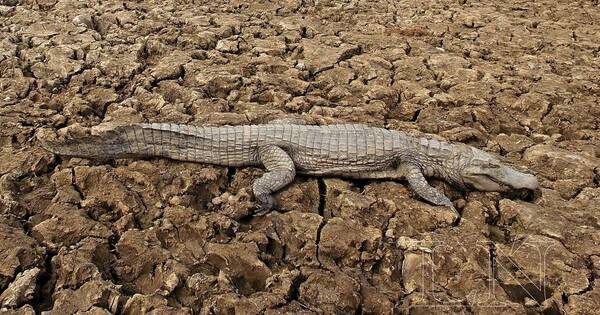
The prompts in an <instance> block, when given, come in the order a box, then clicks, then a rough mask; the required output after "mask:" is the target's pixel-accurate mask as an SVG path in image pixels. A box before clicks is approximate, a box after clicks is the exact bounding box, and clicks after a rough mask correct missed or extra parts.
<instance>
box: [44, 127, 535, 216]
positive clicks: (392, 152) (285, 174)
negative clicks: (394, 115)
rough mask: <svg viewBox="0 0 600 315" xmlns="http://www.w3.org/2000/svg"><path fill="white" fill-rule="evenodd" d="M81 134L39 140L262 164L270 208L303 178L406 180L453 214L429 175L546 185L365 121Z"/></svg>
mask: <svg viewBox="0 0 600 315" xmlns="http://www.w3.org/2000/svg"><path fill="white" fill-rule="evenodd" d="M75 129H76V128H75ZM76 131H77V130H76ZM79 132H80V133H81V134H80V135H77V134H75V135H73V134H69V133H67V137H66V138H65V137H62V138H61V137H58V136H57V135H56V134H55V133H53V132H52V131H50V130H43V131H41V132H40V134H38V137H39V138H40V140H41V141H42V144H43V146H44V147H45V148H46V149H48V150H49V151H51V152H53V153H55V154H59V155H63V156H78V157H85V158H91V159H112V158H128V157H144V156H161V157H166V158H170V159H174V160H181V161H191V162H199V163H209V164H217V165H224V166H234V167H240V166H250V165H262V166H264V168H266V170H267V172H266V173H265V174H264V175H263V176H262V177H260V178H259V179H257V180H256V181H255V182H254V183H253V192H254V195H255V197H256V198H257V199H258V201H259V202H260V203H261V204H262V206H263V207H264V208H267V209H268V208H272V207H273V206H274V199H273V197H272V196H271V195H272V193H274V192H276V191H277V190H279V189H281V188H283V187H285V186H286V185H288V184H289V183H290V182H291V181H292V180H293V179H294V177H295V175H296V173H299V174H307V175H314V176H326V175H327V176H340V177H352V178H392V179H397V178H406V179H407V180H408V182H409V184H410V186H411V188H412V189H413V190H414V191H415V192H416V193H417V194H418V195H419V196H421V197H422V198H423V199H425V200H427V201H429V202H431V203H433V204H435V205H443V206H447V207H450V208H451V209H453V210H454V206H453V205H452V202H451V201H450V200H449V199H448V198H447V197H446V196H445V195H444V194H442V193H441V192H439V191H438V190H436V189H435V188H433V187H432V186H430V185H429V184H428V183H427V181H426V180H425V176H427V177H437V178H440V179H443V180H445V181H448V182H450V183H452V184H454V185H456V186H459V187H466V186H472V187H474V188H476V189H479V190H485V191H504V190H508V189H518V188H527V189H532V190H535V189H537V187H538V183H537V180H536V178H535V177H534V176H532V175H528V174H524V173H520V172H518V171H516V170H514V169H512V168H510V167H508V166H507V165H504V164H503V163H501V162H500V161H499V160H497V159H496V158H494V157H493V156H492V155H490V154H487V153H485V152H483V151H481V150H478V149H475V148H473V147H470V146H467V145H464V144H451V143H448V142H441V141H437V140H433V139H426V138H415V137H411V136H408V135H407V134H405V133H403V132H400V131H391V130H386V129H381V128H374V127H367V126H364V125H357V124H347V125H326V126H308V125H301V124H295V123H277V122H274V123H270V124H266V125H246V126H223V127H193V126H188V125H177V124H162V123H153V124H129V125H120V126H104V127H103V128H102V129H100V128H96V129H94V128H92V129H91V130H90V129H83V130H81V129H80V130H79Z"/></svg>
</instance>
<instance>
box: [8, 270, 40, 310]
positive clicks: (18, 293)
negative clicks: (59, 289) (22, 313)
mask: <svg viewBox="0 0 600 315" xmlns="http://www.w3.org/2000/svg"><path fill="white" fill-rule="evenodd" d="M40 271H41V270H40V268H37V267H35V268H33V269H29V270H26V271H24V272H22V273H19V274H18V275H17V278H16V279H15V281H14V282H13V283H11V284H10V285H9V286H8V288H7V289H6V290H5V291H4V292H3V293H2V295H0V305H2V306H4V307H19V306H21V305H23V304H24V303H27V302H29V301H31V299H32V298H33V294H34V293H35V288H36V281H37V277H38V275H39V274H40Z"/></svg>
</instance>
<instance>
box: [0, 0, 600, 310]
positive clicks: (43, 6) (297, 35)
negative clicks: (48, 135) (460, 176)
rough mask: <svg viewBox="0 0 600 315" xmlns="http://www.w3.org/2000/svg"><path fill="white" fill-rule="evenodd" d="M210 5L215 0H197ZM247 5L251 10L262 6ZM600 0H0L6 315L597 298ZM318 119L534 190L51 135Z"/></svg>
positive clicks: (470, 306)
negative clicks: (102, 152)
mask: <svg viewBox="0 0 600 315" xmlns="http://www.w3.org/2000/svg"><path fill="white" fill-rule="evenodd" d="M194 2H195V3H194ZM249 3H250V4H249ZM598 21H600V8H599V7H598V2H597V1H564V2H560V3H557V2H556V1H547V0H544V1H535V2H525V1H516V0H509V1H501V2H497V1H471V0H458V1H456V0H454V1H312V0H309V1H300V0H277V1H251V2H247V1H125V2H122V1H113V0H110V1H72V0H64V1H56V0H37V1H30V0H0V95H1V98H0V124H1V128H0V144H1V151H0V292H1V293H0V294H1V295H0V308H1V309H2V310H1V311H0V314H15V313H18V314H34V313H38V312H42V313H44V312H45V314H71V313H78V314H109V313H111V312H112V313H122V314H141V313H144V312H153V314H182V313H184V314H185V313H188V314H233V313H239V314H259V313H261V314H284V313H287V314H291V313H302V314H321V313H327V314H330V313H340V314H341V313H356V314H361V313H362V314H393V313H395V314H401V313H411V314H430V313H432V312H433V313H447V312H456V313H467V314H471V313H474V314H515V313H517V314H524V313H527V314H537V313H544V314H559V313H566V314H592V313H594V312H597V310H598V309H599V308H600V287H599V285H598V281H600V280H599V278H598V273H599V272H600V206H599V204H600V187H599V184H600V146H599V144H600V140H599V137H600V133H599V127H600V118H599V117H600V85H599V82H600V23H599V22H598ZM298 114H304V115H306V116H307V117H309V118H310V119H312V120H314V121H315V122H317V123H331V122H360V123H365V124H369V125H373V126H380V127H386V128H390V129H402V130H406V131H408V132H410V133H412V134H415V135H418V134H424V133H427V134H434V135H438V136H441V137H445V138H447V139H450V140H453V141H460V142H464V143H468V144H471V145H474V146H477V147H479V148H483V149H485V150H486V151H490V152H494V153H496V154H498V155H501V156H503V158H504V159H505V160H507V161H510V162H512V163H514V164H515V165H518V166H519V167H522V168H523V169H525V170H528V171H529V172H531V173H534V174H536V175H537V176H538V178H539V179H540V182H541V187H542V188H541V192H539V193H537V194H519V193H510V194H497V193H481V192H462V191H458V190H455V189H453V188H452V187H449V186H447V185H446V184H444V183H438V182H435V181H434V184H435V185H436V186H437V187H438V188H440V189H442V190H444V191H445V192H446V193H447V194H448V195H449V196H451V197H452V199H453V200H455V201H456V204H457V205H458V206H459V211H460V212H461V213H462V218H461V220H460V221H454V220H453V216H452V213H450V212H449V211H448V210H447V209H445V208H443V207H435V206H431V205H429V204H427V203H424V202H422V201H420V200H419V199H418V198H416V196H415V195H414V194H413V193H412V192H411V191H410V190H409V189H407V184H406V182H402V181H399V182H390V181H348V180H341V179H337V178H320V179H319V178H309V177H301V176H300V177H299V178H297V179H296V180H295V182H294V183H293V184H292V185H291V186H289V187H288V188H286V189H284V190H283V191H282V192H280V193H278V194H277V197H278V199H279V200H281V203H282V204H283V206H284V207H285V208H287V209H290V211H288V212H285V213H279V212H273V213H271V214H269V215H267V216H264V217H252V216H250V213H251V209H252V206H253V205H254V204H253V200H252V197H251V194H250V191H249V190H248V187H249V184H250V183H251V181H252V180H253V179H256V178H257V177H259V176H260V175H261V174H262V170H260V169H256V168H243V169H233V168H229V169H228V168H223V167H216V166H210V165H200V164H194V163H181V162H175V161H169V160H165V159H142V160H116V161H112V160H111V161H88V160H83V159H75V158H73V159H64V158H61V157H58V156H54V155H52V154H50V153H48V152H46V151H44V150H43V149H42V148H41V147H40V145H39V143H38V142H37V141H36V139H35V137H34V135H35V132H36V130H37V129H39V128H47V127H49V128H57V129H58V128H62V127H65V126H68V125H72V124H74V123H79V124H81V125H84V126H93V125H97V124H99V123H101V122H143V121H151V122H177V123H188V124H194V125H223V124H234V125H237V124H247V123H261V122H266V121H268V120H270V119H274V118H278V117H283V116H286V115H298Z"/></svg>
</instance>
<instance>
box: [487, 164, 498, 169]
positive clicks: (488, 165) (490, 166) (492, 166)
mask: <svg viewBox="0 0 600 315" xmlns="http://www.w3.org/2000/svg"><path fill="white" fill-rule="evenodd" d="M485 167H487V168H500V165H498V164H492V163H487V164H485Z"/></svg>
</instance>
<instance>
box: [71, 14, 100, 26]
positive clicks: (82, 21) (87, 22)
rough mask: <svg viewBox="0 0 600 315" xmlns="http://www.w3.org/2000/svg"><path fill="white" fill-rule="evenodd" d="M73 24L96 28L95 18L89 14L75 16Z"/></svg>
mask: <svg viewBox="0 0 600 315" xmlns="http://www.w3.org/2000/svg"><path fill="white" fill-rule="evenodd" d="M73 24H75V25H77V26H83V27H85V28H89V29H94V25H95V24H94V18H93V17H92V16H91V15H89V14H80V15H78V16H76V17H75V18H73Z"/></svg>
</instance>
